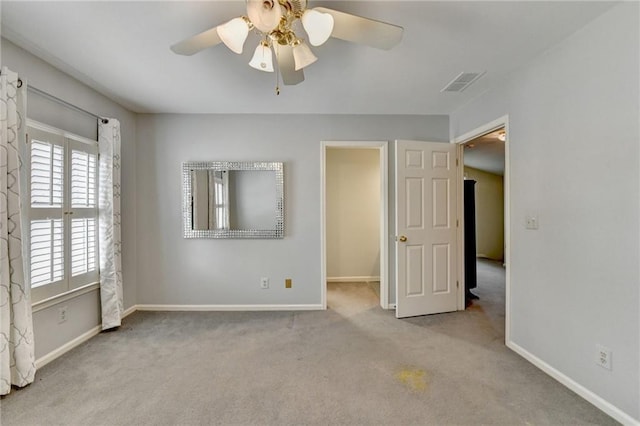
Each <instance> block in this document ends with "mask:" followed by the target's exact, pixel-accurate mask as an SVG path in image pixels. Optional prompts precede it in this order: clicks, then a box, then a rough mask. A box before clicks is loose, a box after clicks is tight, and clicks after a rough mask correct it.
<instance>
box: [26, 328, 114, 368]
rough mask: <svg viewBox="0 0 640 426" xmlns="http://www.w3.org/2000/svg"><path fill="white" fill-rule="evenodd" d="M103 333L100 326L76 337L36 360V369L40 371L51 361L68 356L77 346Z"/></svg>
mask: <svg viewBox="0 0 640 426" xmlns="http://www.w3.org/2000/svg"><path fill="white" fill-rule="evenodd" d="M101 331H102V326H100V325H98V326H95V327H93V328H92V329H91V330H89V331H87V332H86V333H83V334H81V335H80V336H78V337H76V338H75V339H73V340H71V341H69V342H67V343H65V344H64V345H62V346H60V347H59V348H58V349H55V350H53V351H51V352H49V353H48V354H46V355H44V356H42V357H40V358H38V359H37V360H36V369H40V368H42V367H44V366H45V365H47V364H49V363H50V362H51V361H53V360H54V359H56V358H58V357H59V356H62V355H64V354H66V353H67V352H69V351H70V350H71V349H73V348H75V347H76V346H79V345H81V344H82V343H84V342H86V341H87V340H89V339H91V338H92V337H93V336H96V335H98V334H99V333H100V332H101Z"/></svg>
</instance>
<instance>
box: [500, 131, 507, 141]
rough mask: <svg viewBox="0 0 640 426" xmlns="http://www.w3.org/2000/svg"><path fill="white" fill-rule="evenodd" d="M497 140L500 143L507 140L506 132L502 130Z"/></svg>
mask: <svg viewBox="0 0 640 426" xmlns="http://www.w3.org/2000/svg"><path fill="white" fill-rule="evenodd" d="M498 140H499V141H501V142H504V141H506V140H507V132H505V131H504V130H503V131H501V132H500V133H498Z"/></svg>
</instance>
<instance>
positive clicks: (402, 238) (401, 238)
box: [398, 235, 407, 243]
mask: <svg viewBox="0 0 640 426" xmlns="http://www.w3.org/2000/svg"><path fill="white" fill-rule="evenodd" d="M398 239H399V240H400V241H402V242H403V243H404V242H405V241H407V237H405V236H404V235H400V238H398Z"/></svg>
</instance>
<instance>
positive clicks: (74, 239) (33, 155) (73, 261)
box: [27, 121, 99, 302]
mask: <svg viewBox="0 0 640 426" xmlns="http://www.w3.org/2000/svg"><path fill="white" fill-rule="evenodd" d="M27 146H28V152H29V160H30V161H29V166H30V167H29V171H28V189H27V190H28V193H29V197H28V198H29V200H30V208H29V224H30V235H29V251H30V267H31V294H32V301H33V302H38V301H41V300H44V299H48V298H50V297H55V296H57V295H60V294H62V293H66V292H69V291H72V290H74V289H77V288H79V287H83V286H85V285H89V284H93V283H96V282H98V281H99V275H98V269H99V265H98V143H97V142H96V141H92V140H89V139H85V138H82V137H79V136H75V135H71V134H68V133H66V132H63V131H61V130H57V129H53V128H50V127H48V126H45V125H42V124H39V123H35V122H31V121H30V122H29V126H28V128H27Z"/></svg>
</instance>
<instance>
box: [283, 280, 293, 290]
mask: <svg viewBox="0 0 640 426" xmlns="http://www.w3.org/2000/svg"><path fill="white" fill-rule="evenodd" d="M292 285H293V282H292V280H291V278H287V279H286V280H284V288H291V286H292Z"/></svg>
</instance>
